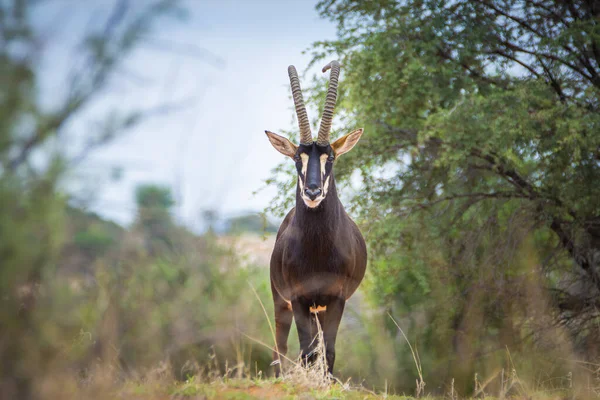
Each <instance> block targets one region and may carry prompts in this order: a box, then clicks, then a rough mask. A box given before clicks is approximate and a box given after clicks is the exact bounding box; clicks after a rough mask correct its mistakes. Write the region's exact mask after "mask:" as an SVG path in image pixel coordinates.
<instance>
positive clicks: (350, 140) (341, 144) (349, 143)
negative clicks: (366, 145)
mask: <svg viewBox="0 0 600 400" xmlns="http://www.w3.org/2000/svg"><path fill="white" fill-rule="evenodd" d="M362 134H363V129H362V128H360V129H357V130H355V131H354V132H350V133H349V134H347V135H346V136H342V137H341V138H339V139H338V140H336V141H335V142H333V143H332V144H331V148H333V152H334V153H335V156H336V157H339V156H341V155H342V154H344V153H347V152H349V151H350V150H352V148H353V147H354V145H355V144H356V143H358V139H360V137H361V135H362Z"/></svg>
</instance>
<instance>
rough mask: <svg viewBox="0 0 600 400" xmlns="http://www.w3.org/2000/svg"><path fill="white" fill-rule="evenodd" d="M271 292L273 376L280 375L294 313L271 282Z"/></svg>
mask: <svg viewBox="0 0 600 400" xmlns="http://www.w3.org/2000/svg"><path fill="white" fill-rule="evenodd" d="M271 291H272V293H273V302H274V306H275V307H274V308H275V344H276V348H275V351H274V352H273V363H274V364H275V376H277V377H278V376H280V375H281V363H282V362H283V356H285V355H286V354H287V350H288V348H287V341H288V336H289V333H290V327H291V326H292V320H293V318H294V314H293V313H292V309H291V305H290V303H288V302H287V301H285V300H284V299H283V298H282V297H281V296H280V295H279V293H278V292H277V290H276V289H275V287H273V284H271Z"/></svg>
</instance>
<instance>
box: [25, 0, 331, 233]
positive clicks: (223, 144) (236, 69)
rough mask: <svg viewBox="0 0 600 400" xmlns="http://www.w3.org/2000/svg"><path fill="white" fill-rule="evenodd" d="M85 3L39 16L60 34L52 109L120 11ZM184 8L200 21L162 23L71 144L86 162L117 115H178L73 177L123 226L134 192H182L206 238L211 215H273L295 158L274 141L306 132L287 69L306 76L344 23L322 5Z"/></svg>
mask: <svg viewBox="0 0 600 400" xmlns="http://www.w3.org/2000/svg"><path fill="white" fill-rule="evenodd" d="M135 1H138V0H135ZM83 3H84V2H75V1H73V0H57V3H55V4H54V8H52V7H47V8H45V9H43V10H40V11H38V15H37V19H38V21H39V25H40V26H43V27H48V28H47V29H48V32H49V33H48V34H47V37H48V40H47V44H46V48H45V54H46V56H45V57H44V59H43V62H42V63H41V69H42V70H43V71H44V73H43V74H42V76H43V77H44V79H43V80H42V88H43V90H42V91H43V93H45V94H44V96H43V97H44V98H45V99H46V101H47V102H48V103H49V104H51V103H52V101H53V99H55V98H56V96H59V95H60V92H61V90H62V89H64V87H65V79H66V78H65V77H66V76H67V75H66V74H65V73H64V72H65V71H67V70H68V69H69V66H70V65H72V63H73V54H74V50H73V46H74V44H75V42H76V40H75V39H76V38H77V37H78V36H79V34H78V33H79V32H81V31H82V29H85V27H86V26H87V25H86V24H90V21H92V22H93V21H100V22H101V21H103V18H104V17H105V15H106V13H107V10H110V6H111V4H112V1H109V0H100V1H97V2H95V3H94V5H95V6H94V7H95V8H92V7H91V6H85V5H82V4H83ZM85 3H86V4H88V5H89V4H91V3H88V2H85ZM134 3H135V2H134ZM56 4H60V5H61V6H60V7H57V6H56ZM137 4H140V3H137ZM184 4H185V6H186V8H187V11H188V17H187V18H186V19H185V20H183V21H173V20H170V21H161V23H160V24H159V25H158V26H157V27H156V28H157V29H156V30H155V33H154V34H153V35H152V37H151V40H149V41H148V42H147V43H145V44H142V45H141V46H140V48H139V49H138V50H137V51H135V52H134V53H133V54H132V55H131V57H130V58H129V59H128V60H127V61H126V63H125V64H124V66H123V67H122V69H121V70H120V71H119V76H118V78H117V79H116V80H115V82H113V83H112V85H111V88H110V91H109V92H108V93H106V94H105V95H103V96H102V97H101V99H100V100H98V101H96V102H95V103H93V104H92V105H91V106H90V107H88V108H87V109H86V110H85V113H84V114H83V116H82V117H80V118H78V119H76V120H75V121H73V122H71V124H70V126H69V127H68V129H67V131H68V132H67V133H65V134H64V135H63V138H62V139H61V145H62V146H65V148H67V150H69V151H71V152H72V153H73V154H76V153H77V151H78V150H77V149H80V148H81V143H82V141H83V138H84V137H85V135H86V132H89V130H90V129H93V127H94V123H97V121H99V120H102V117H103V116H104V115H106V114H105V113H108V112H111V111H113V110H127V109H153V108H158V107H161V106H164V105H174V107H171V108H172V111H171V112H169V113H166V114H161V115H157V116H154V117H151V118H149V119H148V120H147V121H145V122H144V123H143V124H141V125H139V126H137V127H136V128H134V129H132V130H131V131H129V132H127V133H126V134H124V135H122V136H120V137H118V138H116V139H114V140H113V141H111V142H110V143H109V144H108V145H105V146H103V147H101V148H98V149H96V150H94V151H93V152H92V153H90V154H88V155H87V156H86V158H85V160H84V161H83V162H82V163H80V164H78V165H77V168H75V169H74V170H73V171H72V172H71V175H70V179H69V184H68V187H69V190H70V191H71V193H73V196H74V197H75V198H76V199H79V200H80V201H81V202H82V203H85V204H86V205H87V206H88V207H89V208H91V209H92V210H93V211H95V212H97V213H99V214H100V215H102V216H104V217H106V218H109V219H112V220H114V221H116V222H118V223H121V224H123V225H127V224H129V223H131V222H132V220H133V218H134V217H135V205H134V199H133V193H134V190H135V187H136V186H137V185H139V184H143V183H158V184H164V185H167V186H169V187H171V188H172V189H173V191H174V193H175V197H176V201H177V206H176V209H175V214H176V217H177V218H178V220H179V221H180V222H182V223H184V224H186V225H187V226H189V227H192V228H198V229H200V227H201V213H202V211H203V210H206V209H212V210H216V211H217V212H219V213H220V214H221V215H224V216H227V215H235V214H237V213H241V212H245V211H262V210H263V209H264V208H265V206H267V205H268V203H269V202H270V201H271V199H272V198H273V196H274V195H275V191H274V189H272V188H270V189H266V190H262V191H260V192H259V193H258V194H254V192H255V191H257V190H258V189H259V188H261V187H262V186H263V184H264V180H265V179H267V178H268V177H269V176H270V171H271V170H272V168H274V167H275V166H276V165H277V164H278V163H279V162H281V161H283V160H284V158H285V157H284V156H283V155H281V154H280V153H278V152H277V151H275V150H274V149H273V148H272V147H271V145H270V144H269V142H268V140H267V138H266V136H265V134H264V131H265V130H266V129H268V130H271V131H274V132H278V131H282V130H289V129H295V128H296V127H295V123H294V120H293V114H292V109H293V102H292V100H291V98H290V92H289V80H288V75H287V67H288V65H290V64H294V65H295V66H296V67H297V69H298V71H299V72H300V73H302V72H303V71H305V69H306V67H307V65H308V63H309V61H310V55H309V54H303V51H304V50H306V49H308V48H309V47H310V46H311V44H312V43H313V42H315V41H318V40H325V39H333V38H334V37H335V25H334V24H333V23H332V22H330V21H327V20H324V19H321V18H320V17H319V15H318V13H317V11H316V10H315V5H316V1H307V0H279V1H277V0H260V1H256V0H253V1H239V0H238V1H233V0H205V1H200V0H196V1H194V0H188V1H187V2H185V3H184ZM57 22H60V23H57ZM316 71H317V69H316V68H315V69H313V70H311V71H309V72H308V73H307V75H305V77H306V79H304V80H303V79H302V77H301V82H306V80H307V79H308V77H310V76H311V74H312V73H313V72H316ZM115 168H117V169H122V174H118V175H120V177H119V179H113V178H114V176H112V177H111V174H110V173H109V171H111V170H113V169H115Z"/></svg>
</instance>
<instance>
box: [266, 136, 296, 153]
mask: <svg viewBox="0 0 600 400" xmlns="http://www.w3.org/2000/svg"><path fill="white" fill-rule="evenodd" d="M265 133H266V134H267V137H268V138H269V141H270V142H271V144H272V145H273V147H275V150H277V151H278V152H280V153H281V154H283V155H285V156H288V157H291V158H294V156H295V155H296V150H298V146H296V145H295V144H293V143H292V142H290V141H289V140H287V139H286V138H284V137H283V136H279V135H278V134H276V133H273V132H269V131H265Z"/></svg>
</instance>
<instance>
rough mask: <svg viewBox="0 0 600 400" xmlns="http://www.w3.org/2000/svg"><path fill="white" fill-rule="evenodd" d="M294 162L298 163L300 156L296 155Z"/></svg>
mask: <svg viewBox="0 0 600 400" xmlns="http://www.w3.org/2000/svg"><path fill="white" fill-rule="evenodd" d="M294 161H296V162H300V156H299V155H298V154H296V155H295V156H294Z"/></svg>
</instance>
